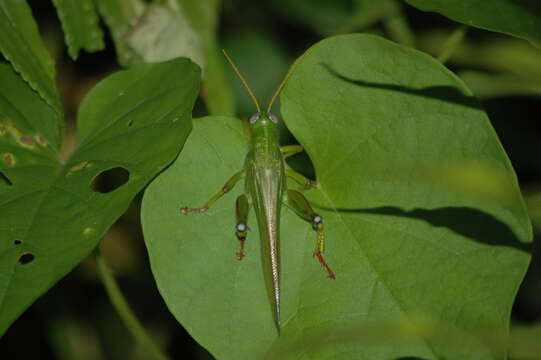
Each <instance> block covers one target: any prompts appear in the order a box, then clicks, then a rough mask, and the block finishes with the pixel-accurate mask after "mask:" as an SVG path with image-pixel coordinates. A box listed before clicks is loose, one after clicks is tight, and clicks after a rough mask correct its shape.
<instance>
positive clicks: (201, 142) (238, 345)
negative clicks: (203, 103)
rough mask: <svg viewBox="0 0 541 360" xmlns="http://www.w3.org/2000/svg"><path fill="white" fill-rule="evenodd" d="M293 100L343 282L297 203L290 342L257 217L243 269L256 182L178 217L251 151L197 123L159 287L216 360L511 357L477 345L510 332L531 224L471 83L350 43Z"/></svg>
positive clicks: (163, 181)
mask: <svg viewBox="0 0 541 360" xmlns="http://www.w3.org/2000/svg"><path fill="white" fill-rule="evenodd" d="M281 104H282V108H281V110H282V114H283V115H284V120H285V122H286V124H287V125H288V127H289V128H290V130H291V131H292V133H293V134H294V135H295V137H296V138H297V140H298V141H299V142H300V143H301V144H302V145H303V146H304V147H305V149H306V151H307V152H308V154H309V155H310V158H311V159H312V161H313V164H314V167H315V171H316V174H317V181H318V183H319V189H316V190H311V191H309V192H307V196H308V197H309V198H310V199H311V200H312V201H313V203H314V204H315V205H317V209H318V211H319V212H320V213H321V214H322V215H323V217H324V218H325V220H324V221H325V229H326V231H327V240H326V243H327V252H326V256H327V260H328V262H329V264H330V265H331V267H333V269H334V271H335V273H336V276H337V279H336V281H330V280H328V279H327V278H326V273H325V271H324V270H323V269H321V267H320V266H319V264H318V263H317V261H316V260H315V259H313V258H312V252H313V250H314V245H315V238H316V236H315V234H314V231H313V230H312V228H311V226H310V224H308V223H306V222H305V221H302V220H300V219H299V218H298V217H297V216H296V215H295V214H293V213H292V212H291V211H290V210H289V209H288V208H283V209H282V217H281V231H280V232H281V245H280V247H281V255H280V256H281V267H282V269H281V274H282V276H281V279H282V280H281V286H282V322H283V328H282V331H281V335H280V336H278V334H277V332H276V329H275V327H274V324H273V316H272V312H271V311H272V310H271V309H272V307H271V304H269V302H268V298H267V294H266V289H265V285H264V280H263V274H262V268H261V260H260V256H261V255H260V244H259V236H258V230H257V226H255V225H254V223H255V218H254V215H253V213H252V214H251V215H250V218H249V225H250V226H251V229H252V230H251V231H250V232H249V235H248V239H247V243H246V247H247V250H246V251H247V257H246V258H245V259H244V260H243V261H240V262H239V261H237V260H236V259H235V252H236V251H238V246H239V245H238V241H237V240H236V238H235V235H234V224H235V210H234V206H235V198H236V196H238V195H239V194H240V193H242V191H243V185H242V184H241V185H237V187H236V188H235V189H234V190H232V191H231V193H228V194H226V195H225V196H224V197H223V198H222V199H221V200H220V201H218V202H217V203H215V204H214V205H213V206H212V207H211V208H210V209H209V210H208V211H207V212H205V213H203V214H192V215H189V216H184V215H181V214H180V213H179V207H182V206H200V205H202V204H203V203H204V202H205V201H207V200H208V199H209V198H210V197H211V196H212V195H213V194H215V193H216V192H217V191H218V190H219V189H220V188H221V187H222V186H223V185H224V183H225V181H226V180H227V179H228V178H229V176H231V175H232V174H233V173H234V172H235V171H238V170H239V169H240V168H242V166H243V162H244V156H245V153H246V146H247V144H246V141H245V138H244V136H243V131H242V129H241V125H240V124H238V123H237V122H234V121H232V120H231V119H229V118H222V117H209V118H203V119H199V120H197V121H195V122H194V130H193V132H192V135H191V136H190V138H189V140H188V141H187V143H186V146H185V148H184V150H183V153H182V155H181V156H180V157H179V158H178V159H177V160H176V161H175V162H174V163H173V164H172V165H171V166H170V167H169V168H168V169H167V170H166V171H165V172H163V173H162V174H161V175H160V176H158V177H157V179H156V180H155V181H154V182H153V183H152V184H151V185H150V186H149V187H148V189H147V190H146V192H145V195H144V199H143V210H142V221H143V231H144V234H145V241H146V244H147V247H148V250H149V255H150V262H151V266H152V271H153V273H154V276H155V278H156V281H157V284H158V288H159V290H160V292H161V294H162V296H163V298H164V299H165V301H166V303H167V305H168V306H169V308H170V310H171V312H172V313H173V314H174V315H175V316H176V318H177V319H178V320H179V321H180V322H181V323H182V324H183V326H184V327H185V328H186V329H187V330H188V332H189V333H190V334H191V335H192V336H193V337H194V338H195V339H196V340H197V341H198V342H199V343H200V344H202V345H203V346H204V347H206V348H207V349H208V350H209V351H210V352H211V353H212V354H213V355H214V356H215V357H216V358H218V359H238V358H250V359H263V358H265V359H334V358H340V359H371V360H379V359H381V360H388V359H398V358H407V357H418V358H422V359H427V360H428V359H446V360H451V359H472V360H473V359H475V360H481V359H503V358H504V357H505V354H504V352H505V350H504V349H502V348H501V347H500V348H498V349H495V348H491V347H490V346H489V345H487V344H485V343H484V342H483V341H482V337H481V336H477V335H480V334H485V333H487V332H494V333H497V334H499V335H501V336H503V337H505V336H506V335H507V332H508V326H509V314H510V310H511V305H512V302H513V298H514V296H515V293H516V290H517V288H518V285H519V283H520V281H521V280H522V277H523V275H524V273H525V270H526V267H527V265H528V261H529V254H528V251H529V247H528V246H529V245H528V242H529V241H531V228H530V223H529V219H528V216H527V214H526V211H525V206H524V203H523V200H522V198H521V195H520V191H519V189H518V186H517V183H516V178H515V175H514V172H513V169H512V167H511V164H510V163H509V160H508V159H507V157H506V155H505V153H504V151H503V149H502V147H501V145H500V143H499V141H498V139H497V137H496V135H495V133H494V130H493V129H492V127H491V126H490V123H489V121H488V118H487V116H486V114H485V113H484V112H483V110H482V109H480V108H479V105H478V104H477V102H476V101H475V99H473V98H472V97H471V93H470V92H469V91H468V90H467V89H466V88H465V86H464V85H463V83H462V82H461V81H460V80H459V79H458V78H457V77H456V76H454V75H453V74H452V73H451V72H449V71H448V70H447V69H446V68H444V67H443V66H442V65H441V64H440V63H438V62H437V61H436V60H434V59H433V58H431V57H429V56H427V55H426V54H423V53H420V52H418V51H415V50H412V49H409V48H406V47H402V46H399V45H396V44H394V43H391V42H389V41H386V40H383V39H381V38H378V37H374V36H368V35H347V36H338V37H333V38H330V39H327V40H324V41H322V42H320V43H318V44H316V45H315V46H313V47H312V48H310V49H309V50H308V51H307V53H306V54H305V56H304V58H303V60H302V62H301V63H300V64H299V66H298V67H297V69H296V70H295V72H294V74H293V75H292V77H291V78H290V80H289V82H288V84H287V85H286V87H285V88H284V91H283V93H282V96H281ZM461 164H467V166H466V169H474V170H475V171H476V172H481V171H483V170H487V169H489V170H490V171H489V172H488V174H489V175H494V174H496V176H497V179H498V182H496V184H498V185H500V187H499V188H498V189H497V190H498V191H494V189H490V191H487V192H481V193H477V192H475V191H472V189H473V190H474V189H476V187H477V182H476V181H475V179H472V177H468V176H463V174H457V176H456V177H455V176H453V174H452V173H451V174H450V175H449V172H448V170H449V169H451V168H456V169H460V166H459V165H461ZM446 171H447V172H446ZM444 173H445V176H446V181H440V179H441V177H442V174H444ZM482 175H483V176H485V174H484V173H483V174H482ZM487 176H488V175H487ZM482 178H483V179H486V176H485V177H482Z"/></svg>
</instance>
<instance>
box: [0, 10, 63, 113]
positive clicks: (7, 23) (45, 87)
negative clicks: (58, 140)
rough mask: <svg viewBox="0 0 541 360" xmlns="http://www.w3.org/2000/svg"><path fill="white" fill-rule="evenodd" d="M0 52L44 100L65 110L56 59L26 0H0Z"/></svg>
mask: <svg viewBox="0 0 541 360" xmlns="http://www.w3.org/2000/svg"><path fill="white" fill-rule="evenodd" d="M0 51H1V52H2V53H3V54H4V56H5V57H6V59H8V60H9V61H11V63H12V64H13V67H14V68H15V69H16V70H17V71H18V72H19V73H20V74H21V76H22V77H23V78H24V79H25V80H26V81H28V83H29V84H30V86H32V88H33V89H34V90H36V91H37V92H38V93H39V94H40V95H41V96H42V97H43V98H44V99H45V101H47V102H48V103H49V105H51V106H53V108H54V109H55V110H56V111H57V112H61V111H62V110H61V108H62V107H61V105H60V98H59V95H58V90H57V89H56V85H55V74H56V72H55V68H54V66H55V65H54V61H53V59H52V58H51V56H50V54H49V53H48V52H47V49H46V48H45V46H44V45H43V41H42V40H41V37H40V35H39V31H38V27H37V25H36V22H35V20H34V18H33V17H32V12H31V11H30V7H29V6H28V4H27V3H26V1H21V0H0Z"/></svg>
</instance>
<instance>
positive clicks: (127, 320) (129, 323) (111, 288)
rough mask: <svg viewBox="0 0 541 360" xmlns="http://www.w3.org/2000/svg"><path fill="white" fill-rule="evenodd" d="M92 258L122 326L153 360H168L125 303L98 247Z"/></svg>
mask: <svg viewBox="0 0 541 360" xmlns="http://www.w3.org/2000/svg"><path fill="white" fill-rule="evenodd" d="M94 257H95V259H96V264H97V265H98V269H99V274H100V277H101V281H102V283H103V285H104V286H105V289H106V291H107V295H108V296H109V300H111V303H112V304H113V306H114V308H115V309H116V311H117V312H118V315H119V316H120V318H121V319H122V321H123V322H124V325H125V326H126V327H127V328H128V330H129V331H130V332H131V334H132V336H133V337H134V338H135V340H136V341H137V343H139V344H140V345H141V347H142V348H143V349H145V350H146V351H147V353H148V354H149V355H151V356H152V358H153V359H157V360H168V359H169V358H168V357H167V356H166V355H165V354H163V353H162V352H161V350H160V349H159V348H158V346H157V345H156V344H155V343H154V342H153V341H152V339H151V338H150V336H149V335H148V333H147V332H146V331H145V329H144V328H143V326H142V325H141V323H140V322H139V320H138V319H137V317H136V316H135V314H134V313H133V311H132V309H131V308H130V306H129V305H128V302H127V301H126V298H125V297H124V295H122V292H121V291H120V288H119V287H118V284H117V282H116V280H115V278H114V276H113V274H112V272H111V270H110V269H109V267H108V266H107V264H106V263H105V260H104V259H103V256H102V255H101V252H100V250H99V246H98V247H96V249H95V250H94Z"/></svg>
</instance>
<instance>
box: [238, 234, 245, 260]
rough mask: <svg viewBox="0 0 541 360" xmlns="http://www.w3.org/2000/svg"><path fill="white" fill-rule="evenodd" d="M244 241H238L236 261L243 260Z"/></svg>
mask: <svg viewBox="0 0 541 360" xmlns="http://www.w3.org/2000/svg"><path fill="white" fill-rule="evenodd" d="M245 240H246V239H239V241H240V250H239V252H238V253H237V260H242V259H243V258H244V241H245Z"/></svg>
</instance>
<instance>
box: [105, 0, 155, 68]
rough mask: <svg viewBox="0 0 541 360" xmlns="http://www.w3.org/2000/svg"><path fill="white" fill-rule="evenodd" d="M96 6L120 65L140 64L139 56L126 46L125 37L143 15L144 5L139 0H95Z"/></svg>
mask: <svg viewBox="0 0 541 360" xmlns="http://www.w3.org/2000/svg"><path fill="white" fill-rule="evenodd" d="M96 5H97V7H98V10H99V12H100V14H101V16H102V17H103V19H104V21H105V23H106V24H107V27H108V28H109V31H111V35H112V37H113V40H114V43H115V48H116V55H117V57H118V62H119V63H120V65H122V66H130V65H134V64H138V63H140V62H141V58H140V56H139V55H137V54H136V53H135V51H134V50H133V49H132V48H131V47H130V46H129V45H128V43H127V41H126V38H125V36H126V34H127V33H128V32H129V31H130V29H131V28H132V26H133V23H134V22H136V19H137V18H138V17H139V16H141V14H142V13H143V11H144V9H145V4H144V3H143V2H142V1H141V0H118V1H109V0H96Z"/></svg>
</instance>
